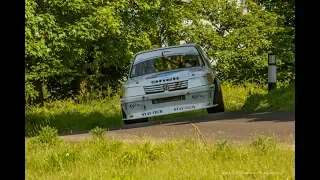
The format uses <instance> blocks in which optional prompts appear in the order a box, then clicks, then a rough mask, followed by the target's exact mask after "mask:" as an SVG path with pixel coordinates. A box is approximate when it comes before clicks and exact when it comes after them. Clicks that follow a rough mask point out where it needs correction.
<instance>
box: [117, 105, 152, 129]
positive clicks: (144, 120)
mask: <svg viewBox="0 0 320 180" xmlns="http://www.w3.org/2000/svg"><path fill="white" fill-rule="evenodd" d="M121 110H122V118H123V119H126V118H127V115H126V113H125V112H124V110H123V109H122V108H121ZM142 122H148V118H141V119H134V120H126V121H125V120H124V121H123V124H125V125H126V124H136V123H142Z"/></svg>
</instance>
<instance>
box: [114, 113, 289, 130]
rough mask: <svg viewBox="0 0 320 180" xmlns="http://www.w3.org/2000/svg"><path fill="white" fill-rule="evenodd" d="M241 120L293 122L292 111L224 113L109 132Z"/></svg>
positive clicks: (134, 126) (145, 124) (152, 123)
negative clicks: (156, 126) (160, 125)
mask: <svg viewBox="0 0 320 180" xmlns="http://www.w3.org/2000/svg"><path fill="white" fill-rule="evenodd" d="M240 119H241V120H243V121H245V122H253V121H254V122H259V121H273V122H287V121H294V112H293V111H272V112H224V113H217V114H209V115H203V116H198V117H185V118H179V119H175V120H164V121H156V122H149V123H139V124H130V125H125V126H123V127H118V128H112V129H109V131H114V130H120V129H134V128H143V127H149V126H155V125H159V124H162V125H164V126H174V125H182V124H190V123H200V122H209V121H232V120H240Z"/></svg>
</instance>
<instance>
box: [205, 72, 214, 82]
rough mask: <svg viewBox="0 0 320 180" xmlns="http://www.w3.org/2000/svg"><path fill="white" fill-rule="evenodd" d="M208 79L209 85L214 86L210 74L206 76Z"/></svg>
mask: <svg viewBox="0 0 320 180" xmlns="http://www.w3.org/2000/svg"><path fill="white" fill-rule="evenodd" d="M206 78H207V81H208V84H213V77H212V75H211V74H210V73H207V74H206Z"/></svg>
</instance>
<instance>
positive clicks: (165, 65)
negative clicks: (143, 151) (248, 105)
mask: <svg viewBox="0 0 320 180" xmlns="http://www.w3.org/2000/svg"><path fill="white" fill-rule="evenodd" d="M120 98H121V99H120V102H121V107H122V116H123V121H124V124H131V123H139V122H147V121H148V118H150V117H154V116H161V115H166V114H173V113H179V112H185V111H191V110H196V109H203V108H206V109H207V112H208V113H216V112H224V103H223V97H222V92H221V87H220V81H219V79H218V78H217V76H216V71H215V70H214V69H213V67H212V65H211V63H210V62H209V59H208V56H207V55H206V54H205V52H204V51H203V50H202V49H201V48H200V46H198V45H197V44H184V45H178V46H169V47H163V48H158V49H152V50H148V51H143V52H139V53H137V54H136V55H135V57H134V60H133V63H132V65H131V68H130V71H129V76H128V81H127V82H126V83H124V84H123V85H122V88H121V95H120Z"/></svg>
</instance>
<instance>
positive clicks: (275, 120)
mask: <svg viewBox="0 0 320 180" xmlns="http://www.w3.org/2000/svg"><path fill="white" fill-rule="evenodd" d="M294 124H295V123H294V112H288V111H274V112H255V113H245V112H229V113H227V112H226V113H218V114H210V115H206V116H200V117H187V118H184V119H176V120H171V121H163V122H151V123H140V124H131V125H126V126H124V127H122V128H116V129H112V130H109V131H108V132H107V133H106V136H109V137H112V138H120V139H124V140H133V139H136V138H138V139H139V138H144V137H145V138H155V139H172V138H184V137H197V136H198V135H199V133H198V132H197V131H196V129H195V127H198V129H199V131H200V133H201V134H202V136H203V137H205V138H206V139H209V140H210V139H211V140H219V139H228V140H232V141H247V140H250V139H252V138H255V137H257V136H258V135H270V134H274V135H276V137H278V138H279V140H285V141H287V140H289V141H290V140H291V141H293V139H294V132H295V130H294ZM193 125H194V126H195V127H194V126H193ZM62 138H64V139H65V140H69V141H81V140H85V139H90V138H91V137H90V135H89V134H88V133H83V134H73V135H67V136H62Z"/></svg>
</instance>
